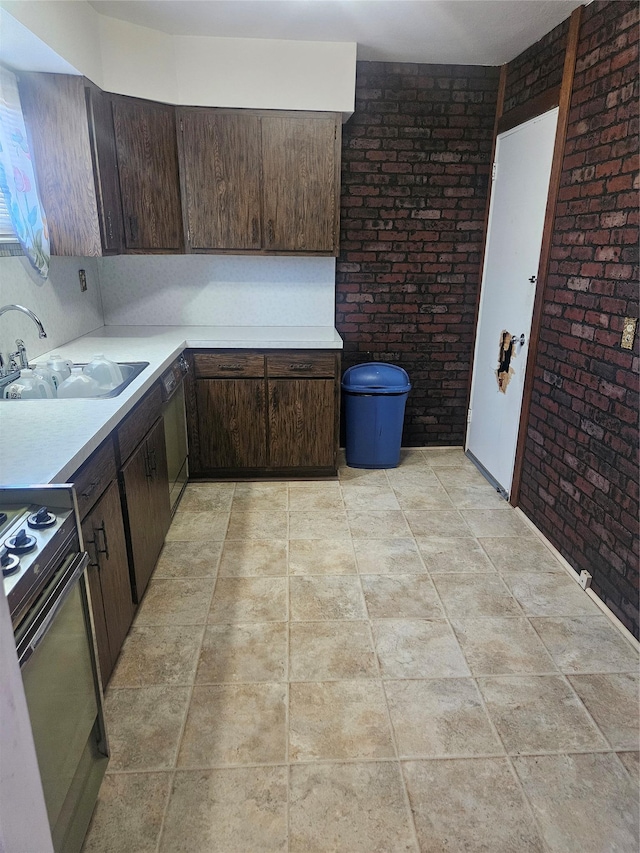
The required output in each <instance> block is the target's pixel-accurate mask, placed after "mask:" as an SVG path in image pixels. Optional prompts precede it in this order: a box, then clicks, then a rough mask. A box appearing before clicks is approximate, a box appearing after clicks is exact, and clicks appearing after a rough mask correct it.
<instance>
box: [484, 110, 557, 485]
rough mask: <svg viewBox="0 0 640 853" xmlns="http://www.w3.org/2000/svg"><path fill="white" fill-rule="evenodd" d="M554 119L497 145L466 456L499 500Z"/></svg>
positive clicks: (512, 431) (509, 472)
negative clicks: (489, 479) (490, 483)
mask: <svg viewBox="0 0 640 853" xmlns="http://www.w3.org/2000/svg"><path fill="white" fill-rule="evenodd" d="M557 119H558V110H557V109H553V110H550V111H549V112H547V113H544V115H541V116H537V117H536V118H534V119H531V120H530V121H528V122H525V123H524V124H521V125H518V127H515V128H513V129H512V130H508V131H506V132H505V133H501V134H500V135H499V136H498V139H497V141H496V156H495V163H496V164H497V166H496V167H495V177H494V179H493V182H492V186H491V203H490V207H489V225H488V231H487V248H486V252H485V264H484V272H483V276H482V289H481V294H480V310H479V315H478V328H477V330H476V345H475V357H474V362H473V378H472V383H471V404H470V412H469V418H470V422H469V427H468V430H467V450H468V451H469V452H470V453H471V454H472V455H473V456H474V457H475V459H476V460H477V461H478V462H480V464H481V465H482V467H483V468H484V469H485V470H486V471H487V472H488V473H489V475H490V476H491V477H492V478H493V479H494V480H495V481H496V483H497V484H498V485H499V486H500V487H501V488H502V489H503V491H504V493H505V495H509V493H510V491H511V481H512V479H513V468H514V463H515V455H516V444H517V441H518V429H519V425H520V412H521V409H522V392H523V385H524V377H525V370H526V366H527V353H528V351H529V333H530V331H531V318H532V315H533V303H534V297H535V291H536V277H537V274H538V263H539V260H540V248H541V244H542V230H543V226H544V216H545V209H546V205H547V196H548V193H549V176H550V174H551V163H552V159H553V147H554V140H555V133H556V124H557ZM521 341H522V342H521Z"/></svg>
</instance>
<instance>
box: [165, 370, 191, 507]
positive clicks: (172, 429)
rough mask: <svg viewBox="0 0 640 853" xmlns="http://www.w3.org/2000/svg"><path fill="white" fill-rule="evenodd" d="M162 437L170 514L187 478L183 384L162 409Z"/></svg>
mask: <svg viewBox="0 0 640 853" xmlns="http://www.w3.org/2000/svg"><path fill="white" fill-rule="evenodd" d="M163 420H164V437H165V442H166V445H167V470H168V473H169V500H170V503H171V514H172V515H173V513H174V512H175V511H176V507H177V505H178V501H179V500H180V496H181V495H182V492H183V490H184V487H185V486H186V485H187V479H188V477H189V466H188V444H187V417H186V412H185V401H184V383H183V382H180V383H179V385H178V386H177V388H176V390H175V391H174V393H173V394H172V396H171V397H170V398H169V400H167V402H166V403H165V405H164V409H163Z"/></svg>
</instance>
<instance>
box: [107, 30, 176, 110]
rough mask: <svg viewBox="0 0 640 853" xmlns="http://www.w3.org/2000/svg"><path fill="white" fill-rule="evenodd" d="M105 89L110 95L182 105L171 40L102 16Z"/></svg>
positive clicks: (152, 31) (157, 33) (164, 35)
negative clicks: (115, 94) (115, 93)
mask: <svg viewBox="0 0 640 853" xmlns="http://www.w3.org/2000/svg"><path fill="white" fill-rule="evenodd" d="M99 21H100V24H99V26H100V44H101V50H102V68H103V73H102V80H103V85H102V88H103V89H105V91H107V92H118V93H119V94H120V95H132V96H133V97H136V98H148V99H149V100H152V101H165V102H166V103H169V104H178V103H180V98H179V93H178V82H177V77H176V67H175V61H174V56H173V39H172V37H171V36H168V35H166V34H165V33H161V32H159V31H158V30H151V29H149V28H148V27H139V26H137V25H136V24H129V23H126V22H125V21H117V20H116V19H115V18H106V17H104V16H103V15H100V16H99Z"/></svg>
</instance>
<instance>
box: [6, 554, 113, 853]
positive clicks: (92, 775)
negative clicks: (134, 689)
mask: <svg viewBox="0 0 640 853" xmlns="http://www.w3.org/2000/svg"><path fill="white" fill-rule="evenodd" d="M87 563H88V556H87V554H86V553H78V548H77V544H76V545H75V547H72V548H71V549H70V552H69V553H67V555H66V557H65V558H64V559H63V560H62V563H61V565H60V567H59V569H58V570H57V571H56V572H55V574H54V576H53V577H52V579H51V581H50V583H49V584H48V585H47V587H46V588H45V589H44V591H43V593H42V595H41V597H40V598H39V600H38V602H37V603H36V605H35V606H34V607H33V608H32V610H31V611H30V612H29V614H28V615H27V617H26V618H25V620H24V622H23V623H22V624H21V625H20V626H19V628H18V629H17V631H16V646H17V650H18V658H19V661H20V668H21V671H22V680H23V684H24V691H25V695H26V699H27V707H28V709H29V717H30V719H31V729H32V732H33V740H34V744H35V749H36V755H37V758H38V766H39V768H40V776H41V779H42V787H43V791H44V798H45V803H46V806H47V813H48V816H49V823H50V826H51V835H52V838H53V846H54V850H55V851H56V853H62V851H64V853H72V851H79V850H80V848H81V846H82V842H83V839H84V835H85V833H86V829H87V826H88V824H89V820H90V819H91V813H92V811H93V807H94V805H95V800H96V797H97V793H98V789H99V787H100V783H101V781H102V777H103V776H104V772H105V770H106V765H107V762H108V757H107V756H108V750H107V743H106V735H105V730H104V721H103V718H102V710H101V694H100V688H99V685H98V682H97V670H96V658H95V646H94V642H93V632H92V629H91V620H90V616H89V604H88V597H87V590H86V576H85V568H86V566H87Z"/></svg>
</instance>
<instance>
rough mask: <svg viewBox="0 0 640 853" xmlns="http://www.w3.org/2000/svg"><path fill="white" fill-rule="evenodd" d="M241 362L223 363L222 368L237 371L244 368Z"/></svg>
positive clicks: (230, 371)
mask: <svg viewBox="0 0 640 853" xmlns="http://www.w3.org/2000/svg"><path fill="white" fill-rule="evenodd" d="M243 369H244V368H243V367H242V365H241V364H222V365H220V370H221V371H224V372H226V373H237V372H238V371H239V370H243Z"/></svg>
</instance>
